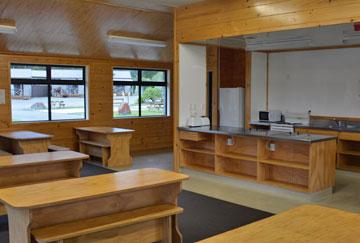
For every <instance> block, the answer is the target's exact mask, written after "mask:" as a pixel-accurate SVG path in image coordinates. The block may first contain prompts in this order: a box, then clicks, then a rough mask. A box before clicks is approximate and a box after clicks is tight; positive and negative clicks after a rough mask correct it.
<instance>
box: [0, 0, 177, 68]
mask: <svg viewBox="0 0 360 243" xmlns="http://www.w3.org/2000/svg"><path fill="white" fill-rule="evenodd" d="M0 19H2V20H6V19H11V20H15V21H16V26H17V32H16V33H15V34H0V52H11V53H31V54H39V55H67V56H78V57H90V58H129V59H139V60H153V61H165V62H169V61H172V44H171V43H172V41H171V39H172V31H173V30H172V15H171V14H169V13H164V12H155V11H143V10H139V9H131V8H126V7H121V6H114V5H108V4H101V3H96V2H89V1H79V0H67V1H63V0H26V1H23V0H2V1H0ZM110 30H112V31H121V32H131V33H137V34H142V35H151V36H154V37H157V38H160V39H163V40H167V41H168V42H169V45H168V47H166V48H153V47H152V48H151V47H139V46H130V45H122V44H114V43H110V42H109V41H108V39H107V33H108V31H110Z"/></svg>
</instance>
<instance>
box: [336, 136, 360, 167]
mask: <svg viewBox="0 0 360 243" xmlns="http://www.w3.org/2000/svg"><path fill="white" fill-rule="evenodd" d="M337 166H338V168H339V169H343V170H350V171H357V172H360V133H349V132H341V133H340V134H339V138H338V156H337Z"/></svg>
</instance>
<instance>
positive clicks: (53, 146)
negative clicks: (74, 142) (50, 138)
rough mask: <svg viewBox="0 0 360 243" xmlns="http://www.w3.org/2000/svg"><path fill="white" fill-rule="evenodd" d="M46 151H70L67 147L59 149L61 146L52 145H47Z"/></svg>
mask: <svg viewBox="0 0 360 243" xmlns="http://www.w3.org/2000/svg"><path fill="white" fill-rule="evenodd" d="M48 150H49V152H58V151H70V149H69V148H67V147H61V146H58V145H54V144H51V145H49V146H48Z"/></svg>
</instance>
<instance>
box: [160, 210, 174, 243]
mask: <svg viewBox="0 0 360 243" xmlns="http://www.w3.org/2000/svg"><path fill="white" fill-rule="evenodd" d="M171 235H172V229H171V216H169V217H166V218H164V226H163V239H162V240H161V243H171V242H172V236H171Z"/></svg>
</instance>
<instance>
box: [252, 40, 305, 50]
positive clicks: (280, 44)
mask: <svg viewBox="0 0 360 243" xmlns="http://www.w3.org/2000/svg"><path fill="white" fill-rule="evenodd" d="M311 44H312V40H311V39H299V40H279V41H272V42H257V43H251V44H247V45H246V50H249V51H261V50H277V49H287V48H301V47H309V46H311Z"/></svg>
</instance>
